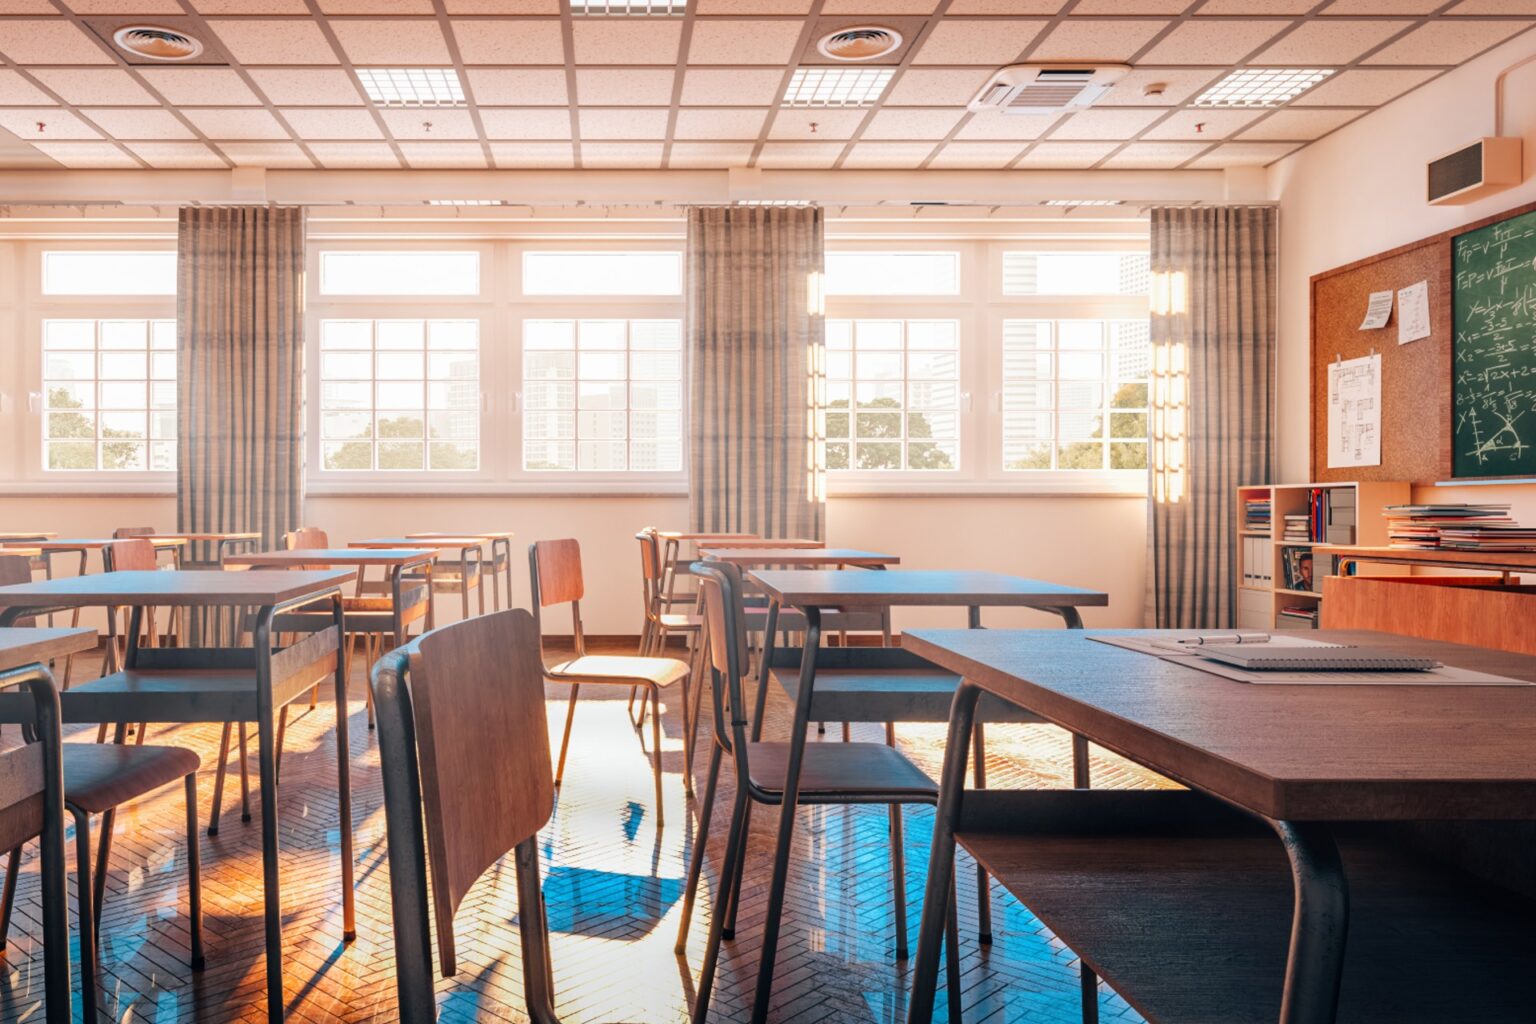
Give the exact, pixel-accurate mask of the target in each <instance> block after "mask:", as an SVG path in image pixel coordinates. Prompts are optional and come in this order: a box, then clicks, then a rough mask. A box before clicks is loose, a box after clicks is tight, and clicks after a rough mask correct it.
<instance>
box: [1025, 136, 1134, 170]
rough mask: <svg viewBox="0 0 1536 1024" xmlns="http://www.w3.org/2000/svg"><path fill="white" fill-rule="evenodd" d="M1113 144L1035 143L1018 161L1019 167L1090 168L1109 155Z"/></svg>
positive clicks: (1113, 148)
mask: <svg viewBox="0 0 1536 1024" xmlns="http://www.w3.org/2000/svg"><path fill="white" fill-rule="evenodd" d="M1118 145H1119V143H1115V142H1051V141H1046V142H1037V143H1035V147H1034V148H1033V149H1031V150H1030V151H1029V152H1028V153H1026V154H1024V158H1023V159H1022V160H1020V161H1019V166H1020V167H1034V168H1047V169H1049V168H1062V169H1072V168H1079V167H1092V166H1093V165H1094V164H1096V163H1098V162H1099V161H1100V160H1102V159H1104V158H1105V157H1106V156H1108V155H1109V154H1110V153H1112V152H1114V150H1115V148H1116V146H1118Z"/></svg>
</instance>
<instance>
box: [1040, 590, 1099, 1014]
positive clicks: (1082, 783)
mask: <svg viewBox="0 0 1536 1024" xmlns="http://www.w3.org/2000/svg"><path fill="white" fill-rule="evenodd" d="M1047 611H1052V612H1055V613H1056V614H1057V615H1060V616H1061V621H1062V623H1063V624H1064V625H1065V626H1066V627H1067V628H1068V629H1082V628H1083V617H1082V615H1080V614H1079V613H1078V610H1077V609H1076V608H1073V607H1072V606H1070V605H1063V606H1060V607H1056V608H1049V609H1047ZM1092 785H1093V779H1092V763H1091V762H1090V760H1089V756H1088V739H1087V737H1084V736H1079V735H1078V734H1077V733H1073V734H1072V788H1073V789H1090V788H1092ZM1084 970H1087V968H1084ZM1084 984H1086V982H1085V983H1084Z"/></svg>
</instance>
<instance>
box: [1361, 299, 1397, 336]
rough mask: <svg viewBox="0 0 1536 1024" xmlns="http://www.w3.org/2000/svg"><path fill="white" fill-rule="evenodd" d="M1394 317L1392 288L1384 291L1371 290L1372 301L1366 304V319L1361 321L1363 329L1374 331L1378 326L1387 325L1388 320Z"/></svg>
mask: <svg viewBox="0 0 1536 1024" xmlns="http://www.w3.org/2000/svg"><path fill="white" fill-rule="evenodd" d="M1390 319H1392V290H1391V289H1390V288H1389V289H1387V290H1386V291H1384V292H1371V301H1370V302H1368V303H1366V306H1365V319H1364V320H1362V321H1360V329H1361V330H1362V331H1374V330H1376V328H1378V327H1385V326H1387V321H1388V320H1390Z"/></svg>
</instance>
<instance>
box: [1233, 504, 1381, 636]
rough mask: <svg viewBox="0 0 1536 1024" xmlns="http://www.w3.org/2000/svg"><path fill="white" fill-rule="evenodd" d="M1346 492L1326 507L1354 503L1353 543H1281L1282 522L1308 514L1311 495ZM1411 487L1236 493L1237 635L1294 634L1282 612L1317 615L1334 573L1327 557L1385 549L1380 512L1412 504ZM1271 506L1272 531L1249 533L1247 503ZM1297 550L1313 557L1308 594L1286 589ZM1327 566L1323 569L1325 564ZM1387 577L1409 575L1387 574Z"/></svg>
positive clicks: (1303, 591) (1282, 537)
mask: <svg viewBox="0 0 1536 1024" xmlns="http://www.w3.org/2000/svg"><path fill="white" fill-rule="evenodd" d="M1319 489H1321V490H1326V491H1329V492H1347V493H1345V494H1340V495H1339V496H1338V497H1337V498H1336V497H1335V495H1334V494H1333V493H1330V495H1329V498H1330V505H1331V506H1332V507H1334V508H1339V507H1343V506H1347V504H1348V503H1349V502H1350V501H1353V503H1354V510H1355V512H1354V523H1353V537H1352V539H1351V540H1350V542H1349V543H1348V544H1340V543H1339V542H1337V541H1334V542H1330V541H1327V540H1305V541H1288V540H1285V539H1284V534H1285V517H1286V516H1287V515H1299V514H1302V513H1307V512H1309V511H1310V509H1311V501H1312V492H1313V491H1315V490H1319ZM1410 497H1411V496H1410V493H1409V485H1408V484H1407V483H1406V482H1396V481H1369V480H1363V481H1351V482H1344V483H1303V484H1258V485H1254V486H1251V487H1239V488H1238V489H1237V512H1236V516H1237V538H1238V540H1237V557H1236V559H1235V570H1234V571H1235V572H1236V574H1237V607H1236V609H1235V611H1234V618H1235V622H1234V625H1235V626H1236V627H1237V628H1239V629H1260V630H1271V629H1286V628H1298V624H1297V623H1295V622H1293V621H1289V620H1282V619H1280V613H1281V611H1282V610H1283V609H1286V608H1306V609H1317V608H1319V606H1320V605H1321V604H1322V600H1323V595H1322V586H1323V577H1324V576H1327V575H1329V574H1330V573H1331V572H1332V571H1333V570H1332V563H1331V560H1330V555H1331V553H1333V552H1334V551H1335V550H1336V549H1338V548H1340V547H1348V548H1352V549H1353V548H1359V547H1369V548H1380V549H1384V548H1385V547H1386V544H1387V522H1386V519H1384V518H1383V517H1382V510H1383V509H1384V508H1385V507H1386V506H1388V505H1403V504H1407V503H1408V501H1409V500H1410ZM1266 498H1267V499H1268V500H1269V502H1270V530H1269V531H1268V532H1265V531H1261V530H1253V529H1250V528H1249V527H1248V524H1247V515H1246V513H1247V507H1248V504H1247V503H1248V502H1249V501H1250V500H1254V499H1266ZM1298 548H1304V549H1310V550H1311V553H1312V554H1313V557H1314V564H1313V572H1312V587H1313V589H1311V590H1304V589H1300V588H1297V587H1293V586H1287V579H1286V569H1285V567H1286V564H1287V552H1288V551H1289V550H1294V549H1298ZM1325 560H1328V561H1327V564H1325ZM1387 571H1388V572H1393V571H1399V572H1402V573H1407V572H1408V571H1409V570H1408V568H1407V567H1406V566H1404V567H1402V568H1401V569H1392V568H1388V570H1387Z"/></svg>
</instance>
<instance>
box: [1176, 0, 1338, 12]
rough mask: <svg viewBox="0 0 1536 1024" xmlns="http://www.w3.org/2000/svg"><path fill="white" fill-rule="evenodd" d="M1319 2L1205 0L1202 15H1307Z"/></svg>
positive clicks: (1201, 10)
mask: <svg viewBox="0 0 1536 1024" xmlns="http://www.w3.org/2000/svg"><path fill="white" fill-rule="evenodd" d="M1316 6H1317V0H1205V6H1204V7H1202V8H1200V13H1201V14H1270V15H1274V14H1306V13H1307V12H1308V11H1310V10H1311V9H1312V8H1314V7H1316Z"/></svg>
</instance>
